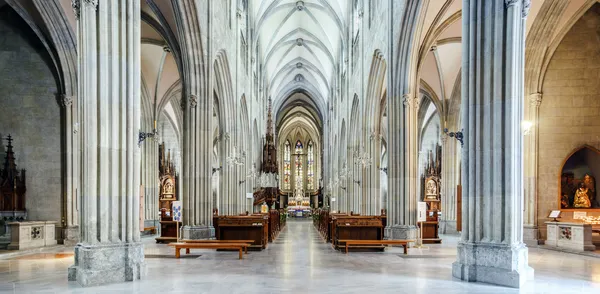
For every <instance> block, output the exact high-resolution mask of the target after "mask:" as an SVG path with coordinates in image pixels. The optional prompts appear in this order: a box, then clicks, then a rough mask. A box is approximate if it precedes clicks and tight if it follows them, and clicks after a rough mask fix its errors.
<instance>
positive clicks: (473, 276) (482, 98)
mask: <svg viewBox="0 0 600 294" xmlns="http://www.w3.org/2000/svg"><path fill="white" fill-rule="evenodd" d="M528 7H529V2H528V1H525V0H490V1H479V0H464V1H463V51H462V52H463V66H462V94H463V95H462V116H463V119H462V124H463V126H464V136H465V141H464V143H465V144H464V147H463V149H462V151H463V156H462V159H463V161H462V163H463V164H462V167H463V168H462V170H463V171H464V173H463V176H462V186H463V201H462V203H463V205H462V211H463V216H462V235H461V241H460V243H459V245H458V248H457V250H458V256H457V261H456V262H454V264H453V265H452V275H453V276H454V277H456V278H459V279H462V280H465V281H469V282H483V283H491V284H498V285H503V286H508V287H520V286H521V285H523V283H524V282H525V281H526V280H528V279H531V278H533V269H532V268H530V267H529V266H528V261H527V256H528V249H527V247H526V246H525V244H524V243H523V161H522V153H523V149H522V146H523V133H522V131H521V121H522V119H523V72H524V55H525V54H524V53H525V50H524V49H525V48H524V40H525V17H526V15H527V12H528Z"/></svg>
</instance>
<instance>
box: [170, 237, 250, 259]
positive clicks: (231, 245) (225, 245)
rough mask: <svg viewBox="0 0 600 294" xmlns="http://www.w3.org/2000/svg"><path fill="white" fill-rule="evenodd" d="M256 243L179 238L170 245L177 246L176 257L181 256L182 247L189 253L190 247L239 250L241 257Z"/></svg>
mask: <svg viewBox="0 0 600 294" xmlns="http://www.w3.org/2000/svg"><path fill="white" fill-rule="evenodd" d="M252 243H254V240H179V242H176V243H169V246H171V247H174V248H175V258H179V257H181V249H185V253H186V254H189V253H190V249H223V250H238V251H239V254H240V259H243V258H244V252H245V253H246V254H248V247H249V246H250V245H252Z"/></svg>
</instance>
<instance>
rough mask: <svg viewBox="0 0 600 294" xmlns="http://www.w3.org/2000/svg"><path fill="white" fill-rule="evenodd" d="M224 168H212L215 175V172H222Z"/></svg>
mask: <svg viewBox="0 0 600 294" xmlns="http://www.w3.org/2000/svg"><path fill="white" fill-rule="evenodd" d="M222 168H223V167H222V166H219V167H213V168H212V173H213V174H214V173H215V172H217V171H221V169H222Z"/></svg>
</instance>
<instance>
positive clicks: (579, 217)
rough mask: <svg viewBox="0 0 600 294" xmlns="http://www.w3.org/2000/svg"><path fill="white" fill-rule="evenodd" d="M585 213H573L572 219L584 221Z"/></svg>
mask: <svg viewBox="0 0 600 294" xmlns="http://www.w3.org/2000/svg"><path fill="white" fill-rule="evenodd" d="M586 217H587V212H585V211H573V219H585V218H586Z"/></svg>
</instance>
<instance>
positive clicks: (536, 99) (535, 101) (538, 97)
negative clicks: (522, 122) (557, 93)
mask: <svg viewBox="0 0 600 294" xmlns="http://www.w3.org/2000/svg"><path fill="white" fill-rule="evenodd" d="M529 104H530V105H531V106H534V107H540V105H541V104H542V93H533V94H529Z"/></svg>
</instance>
